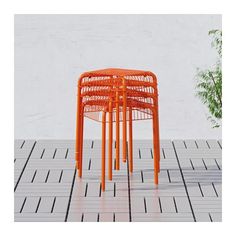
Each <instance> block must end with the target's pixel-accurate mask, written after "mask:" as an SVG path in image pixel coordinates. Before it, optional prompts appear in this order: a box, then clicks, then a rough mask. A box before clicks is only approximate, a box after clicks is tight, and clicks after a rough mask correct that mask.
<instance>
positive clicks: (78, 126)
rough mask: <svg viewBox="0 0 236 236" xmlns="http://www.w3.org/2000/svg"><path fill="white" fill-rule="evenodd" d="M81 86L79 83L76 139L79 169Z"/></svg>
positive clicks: (76, 158) (76, 155)
mask: <svg viewBox="0 0 236 236" xmlns="http://www.w3.org/2000/svg"><path fill="white" fill-rule="evenodd" d="M80 93H81V92H80V87H79V85H78V94H77V113H76V139H75V160H76V168H77V170H79V155H80V153H79V150H80V142H81V140H80V113H81V112H80V108H81V104H80V103H81V98H80Z"/></svg>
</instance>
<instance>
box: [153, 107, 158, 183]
mask: <svg viewBox="0 0 236 236" xmlns="http://www.w3.org/2000/svg"><path fill="white" fill-rule="evenodd" d="M156 115H157V114H156V110H155V108H154V109H153V149H154V151H153V160H154V183H155V184H158V156H157V122H156V121H157V120H156Z"/></svg>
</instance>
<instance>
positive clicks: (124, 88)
mask: <svg viewBox="0 0 236 236" xmlns="http://www.w3.org/2000/svg"><path fill="white" fill-rule="evenodd" d="M126 109H127V100H126V85H125V78H123V162H126V154H127V140H126V139H127V129H126V126H127V124H126Z"/></svg>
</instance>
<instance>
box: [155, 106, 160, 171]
mask: <svg viewBox="0 0 236 236" xmlns="http://www.w3.org/2000/svg"><path fill="white" fill-rule="evenodd" d="M156 137H157V139H156V146H157V150H156V152H157V154H156V155H157V159H158V163H157V165H158V166H157V168H158V172H160V160H161V154H160V150H161V149H160V130H159V114H158V105H157V110H156Z"/></svg>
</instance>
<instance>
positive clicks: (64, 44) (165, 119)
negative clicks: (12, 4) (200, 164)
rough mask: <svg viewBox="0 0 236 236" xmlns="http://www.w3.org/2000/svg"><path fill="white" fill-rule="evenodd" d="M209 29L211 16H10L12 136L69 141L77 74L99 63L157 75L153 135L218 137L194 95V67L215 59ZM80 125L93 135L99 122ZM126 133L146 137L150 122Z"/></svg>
mask: <svg viewBox="0 0 236 236" xmlns="http://www.w3.org/2000/svg"><path fill="white" fill-rule="evenodd" d="M215 28H221V16H219V15H54V16H53V15H16V16H15V138H55V139H74V137H75V112H76V85H77V78H78V76H79V75H80V74H81V73H82V72H85V71H89V70H94V69H101V68H107V67H120V68H131V69H143V70H150V71H152V72H154V73H156V74H157V75H158V78H159V93H160V96H159V101H160V128H161V138H163V139H164V138H171V139H175V138H220V137H221V129H212V128H211V123H210V122H209V121H208V120H207V116H208V114H207V109H205V107H204V106H203V105H202V103H201V102H200V101H199V99H198V98H196V97H195V95H194V94H195V89H194V86H195V81H194V75H195V74H196V68H197V67H200V68H206V67H208V66H210V65H212V64H214V62H215V61H216V53H215V51H214V49H212V48H211V38H210V37H209V36H208V31H209V30H211V29H215ZM85 129H86V130H85V137H86V138H100V136H101V135H100V131H101V127H100V123H96V122H94V121H90V120H86V123H85ZM134 135H135V136H134V137H135V138H137V139H142V138H151V123H150V121H149V122H146V121H144V122H143V121H141V122H137V123H136V124H135V127H134Z"/></svg>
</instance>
